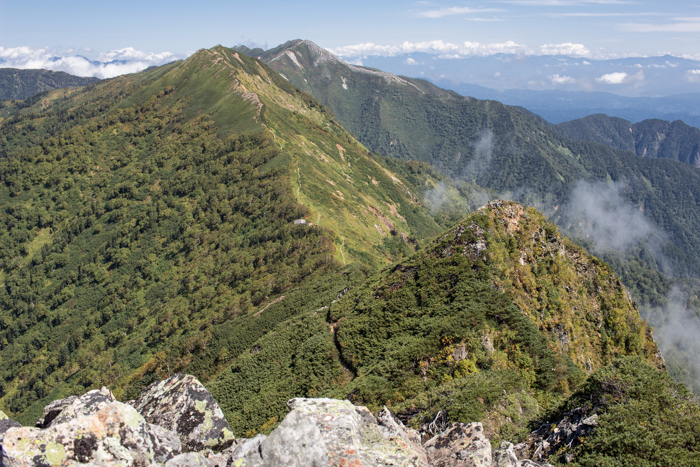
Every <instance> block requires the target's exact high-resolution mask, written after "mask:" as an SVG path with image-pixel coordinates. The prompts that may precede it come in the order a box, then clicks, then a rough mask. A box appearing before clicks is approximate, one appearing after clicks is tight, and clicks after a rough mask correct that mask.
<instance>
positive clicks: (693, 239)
mask: <svg viewBox="0 0 700 467" xmlns="http://www.w3.org/2000/svg"><path fill="white" fill-rule="evenodd" d="M258 52H259V51H258ZM259 56H260V57H262V59H264V60H265V61H266V62H267V63H268V64H269V65H270V67H272V68H273V69H274V70H276V71H278V72H279V73H280V74H282V76H284V77H285V78H286V79H288V80H289V81H290V82H291V83H293V84H294V85H296V86H298V87H300V88H301V89H304V90H306V91H308V92H310V93H311V94H312V95H314V96H315V97H316V98H318V99H319V100H320V101H321V102H323V103H324V104H325V105H327V106H328V107H329V108H330V109H331V110H332V111H333V113H334V115H336V116H337V118H338V120H339V121H340V122H341V123H342V124H343V125H344V126H345V127H346V128H348V129H349V130H350V131H352V132H353V133H354V134H355V135H356V136H357V138H358V139H359V140H360V141H361V142H362V143H363V144H364V145H365V146H367V147H368V148H369V149H371V150H373V151H376V152H378V153H380V154H382V155H387V156H390V157H393V158H398V159H403V160H421V161H424V162H428V163H430V164H432V165H433V166H434V167H436V168H437V169H438V170H439V171H440V172H442V173H444V174H447V175H449V176H451V177H454V178H456V179H460V180H467V181H469V182H471V183H473V184H476V185H478V186H481V187H484V188H488V189H490V190H492V191H494V192H496V193H500V194H501V197H514V198H516V199H520V200H524V201H527V202H529V203H531V204H534V205H536V206H538V207H540V208H541V209H543V210H544V211H545V212H546V213H547V214H548V215H550V216H551V217H552V218H553V219H555V220H556V221H557V222H558V223H559V224H560V225H561V226H567V225H569V220H568V219H567V218H566V216H564V215H563V213H562V212H561V211H559V208H560V207H562V206H565V205H567V203H568V202H569V201H571V195H572V192H573V191H574V188H575V187H576V186H577V184H578V183H579V182H580V181H581V180H587V181H589V182H596V181H597V182H602V183H604V184H609V183H611V182H613V183H615V182H617V183H620V184H624V185H625V186H626V188H627V189H626V190H624V193H623V195H624V198H623V199H624V200H625V201H626V202H628V203H629V204H631V205H632V206H633V207H634V208H635V209H643V211H644V214H645V216H646V217H647V218H649V219H650V220H651V221H652V222H653V223H654V224H655V225H656V226H657V227H659V229H660V230H662V231H664V232H665V233H666V234H667V235H668V239H669V240H670V241H669V242H668V243H667V244H666V246H665V247H664V248H665V249H664V254H665V257H666V260H667V262H668V264H669V265H670V266H671V267H672V269H673V271H674V274H676V275H680V276H682V275H696V274H697V273H698V272H699V271H698V267H697V265H698V264H700V237H699V236H698V235H700V234H698V232H700V228H698V227H700V214H699V213H700V210H698V209H697V208H698V202H699V200H700V172H698V171H697V170H696V169H691V170H688V168H687V166H685V165H679V164H678V163H677V162H675V161H669V160H665V159H663V160H659V159H642V158H639V157H638V156H636V155H635V154H634V153H631V152H628V151H620V150H613V149H612V148H610V147H607V146H604V145H601V144H594V143H589V142H581V141H574V140H571V139H568V138H566V137H563V136H561V135H560V134H558V133H557V132H555V131H553V130H552V129H550V128H549V125H547V124H545V123H544V122H541V121H539V120H538V119H537V118H534V117H532V116H529V115H527V114H525V113H523V112H521V111H519V110H517V109H515V108H512V107H508V106H505V105H502V104H500V103H498V102H494V101H479V100H476V99H473V98H469V97H463V96H460V95H458V94H456V93H454V92H451V91H445V90H443V89H440V88H437V87H436V86H433V85H432V84H430V83H428V82H426V81H423V80H416V79H411V78H406V77H399V76H396V75H392V74H389V73H384V72H380V71H377V70H373V69H369V68H363V67H357V66H354V65H350V64H347V63H345V62H343V61H342V60H340V59H338V58H337V57H334V56H333V55H332V54H330V53H328V52H327V51H324V50H322V49H320V48H319V47H318V46H316V45H315V44H313V43H311V42H309V41H291V42H288V43H286V44H283V45H282V46H280V47H277V48H275V49H272V50H270V51H267V52H265V53H264V54H260V55H259ZM582 222H585V221H582Z"/></svg>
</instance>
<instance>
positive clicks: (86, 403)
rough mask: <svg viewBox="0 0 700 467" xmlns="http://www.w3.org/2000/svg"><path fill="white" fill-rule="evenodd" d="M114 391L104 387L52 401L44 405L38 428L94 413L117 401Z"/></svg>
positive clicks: (37, 424)
mask: <svg viewBox="0 0 700 467" xmlns="http://www.w3.org/2000/svg"><path fill="white" fill-rule="evenodd" d="M115 401H116V399H115V398H114V395H112V392H111V391H110V390H109V389H107V388H105V387H103V388H102V389H95V390H92V391H88V392H87V393H85V394H83V395H82V396H80V397H78V396H70V397H67V398H65V399H59V400H56V401H53V402H51V403H50V404H49V405H47V406H46V407H44V415H43V417H41V418H40V419H39V421H38V422H36V425H35V426H36V427H37V428H47V427H49V426H52V425H56V424H59V423H66V422H68V421H70V420H75V419H76V418H78V417H83V416H86V415H92V414H94V413H97V412H98V411H100V410H101V409H103V408H104V407H106V406H108V405H110V404H111V403H112V402H115Z"/></svg>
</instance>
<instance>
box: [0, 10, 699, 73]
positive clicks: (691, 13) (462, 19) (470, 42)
mask: <svg viewBox="0 0 700 467" xmlns="http://www.w3.org/2000/svg"><path fill="white" fill-rule="evenodd" d="M293 38H303V39H310V40H312V41H314V42H316V43H317V44H319V45H320V46H322V47H324V48H327V49H331V50H332V51H334V52H336V53H338V54H340V55H342V56H344V57H347V58H348V59H350V58H352V56H353V55H355V56H362V55H368V54H369V55H371V54H380V55H381V54H384V55H391V54H397V53H401V52H406V51H414V52H418V51H427V52H431V53H436V54H437V53H440V54H443V55H445V54H460V53H461V54H477V55H488V54H490V53H494V52H501V51H503V52H515V53H521V54H553V53H566V54H569V55H574V56H585V57H590V58H610V57H625V56H630V55H658V54H672V55H676V56H685V57H689V58H690V57H692V58H700V45H699V44H700V3H695V2H693V3H688V2H687V1H680V0H670V1H665V2H663V4H662V3H661V2H651V1H633V0H502V1H481V2H472V1H399V0H389V1H376V0H373V1H368V0H355V1H352V2H338V1H328V0H326V1H301V2H300V1H276V0H258V1H250V0H247V1H245V2H241V1H227V2H223V1H206V0H205V1H200V2H192V1H181V0H171V1H167V2H166V1H162V0H155V1H147V0H140V1H135V0H120V1H113V0H102V1H94V0H93V1H84V0H62V1H60V2H59V1H54V0H43V1H38V0H22V1H18V0H0V61H2V60H4V63H2V64H0V65H4V66H22V67H28V65H27V66H24V65H22V63H24V64H25V65H26V64H32V66H35V67H36V66H41V64H42V63H48V62H47V60H54V62H55V60H56V58H55V57H70V56H72V55H85V56H87V57H89V58H90V59H92V60H100V61H110V60H114V59H121V60H123V61H125V62H126V61H134V63H136V62H138V65H135V66H137V67H138V66H144V65H148V64H158V63H162V62H165V61H169V60H172V59H174V58H182V57H184V56H186V55H187V54H189V53H191V52H193V51H195V50H197V49H199V48H203V47H211V46H214V45H216V44H223V45H228V46H232V45H236V44H240V43H246V44H248V45H258V46H263V47H273V46H276V45H278V44H280V43H282V42H284V41H286V40H289V39H293ZM110 51H111V53H110ZM115 51H116V52H115ZM22 60H24V62H22ZM66 60H67V61H66V62H65V63H66V64H65V66H64V65H60V66H64V68H66V69H71V70H73V68H71V67H78V69H80V70H83V68H84V70H83V71H82V72H80V71H78V72H80V73H82V74H90V73H92V74H95V72H94V71H90V70H89V69H88V68H89V66H90V65H89V64H85V63H82V64H80V63H77V62H75V60H74V62H70V60H68V58H66ZM69 62H70V63H69ZM61 63H63V62H61ZM46 66H47V67H48V66H53V67H54V68H57V67H58V65H55V64H54V65H50V64H47V65H46ZM80 67H83V68H80ZM127 71H128V70H127ZM114 72H115V71H114V70H113V71H112V74H113V73H114ZM97 75H98V76H100V75H99V74H97ZM108 75H109V73H108V72H104V73H103V76H108Z"/></svg>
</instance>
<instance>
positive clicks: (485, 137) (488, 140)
mask: <svg viewBox="0 0 700 467" xmlns="http://www.w3.org/2000/svg"><path fill="white" fill-rule="evenodd" d="M471 146H472V149H473V151H474V154H473V156H472V158H471V159H470V160H469V162H468V163H467V164H466V166H465V168H464V170H463V174H464V176H466V177H467V178H469V179H472V180H473V179H475V178H476V177H478V176H479V175H482V174H483V173H484V172H486V171H487V170H488V169H489V168H490V167H491V160H492V159H493V132H492V131H491V130H483V131H481V133H480V134H479V138H478V139H477V140H476V141H475V142H473V143H472V144H471Z"/></svg>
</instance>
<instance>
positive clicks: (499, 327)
mask: <svg viewBox="0 0 700 467" xmlns="http://www.w3.org/2000/svg"><path fill="white" fill-rule="evenodd" d="M339 292H340V293H339V295H338V296H334V295H330V296H329V297H328V298H327V299H326V301H325V304H324V305H323V306H320V307H319V305H320V304H322V303H323V302H321V303H318V304H314V305H313V306H306V307H305V311H304V312H303V313H301V314H299V315H298V316H297V317H295V318H292V319H291V320H289V321H288V322H286V323H285V324H284V325H281V326H278V327H277V328H275V329H274V330H273V331H272V332H270V333H269V334H268V335H266V336H264V337H263V338H261V339H260V340H258V341H257V342H255V343H254V344H252V345H251V351H249V352H243V353H241V354H240V356H239V357H237V358H235V359H233V360H232V362H231V366H230V370H229V371H223V372H221V373H220V375H219V376H218V377H217V378H216V380H214V381H212V382H210V383H209V388H210V390H211V391H212V393H213V394H214V397H215V398H216V399H217V400H218V401H219V403H220V404H221V406H222V408H223V410H224V413H225V414H226V416H227V419H228V420H229V423H231V426H232V429H233V430H234V432H241V433H247V435H248V436H251V435H252V434H254V433H255V432H256V431H263V432H264V431H266V430H268V428H269V427H272V426H274V424H275V423H276V422H277V421H279V420H280V419H281V417H283V416H284V413H285V410H286V407H285V401H286V400H288V399H289V398H291V397H294V396H295V395H299V394H305V395H306V396H308V397H321V396H331V397H338V398H349V399H350V400H351V401H353V402H355V403H359V404H363V405H367V406H368V407H369V408H370V409H371V410H379V409H380V408H381V407H382V406H383V405H387V406H388V407H389V408H390V409H392V410H393V411H395V412H396V413H398V414H399V416H400V417H402V418H403V419H404V421H408V422H410V423H411V424H412V425H413V426H415V427H420V426H421V425H423V424H426V423H430V422H431V421H432V420H434V419H435V417H436V416H437V415H438V412H440V411H446V413H449V419H450V421H451V422H468V421H475V420H478V421H482V422H483V423H484V424H485V426H486V427H487V429H488V431H489V432H490V433H501V431H502V430H504V431H503V433H505V432H509V433H510V434H511V435H513V433H514V432H515V431H518V430H519V429H521V428H522V429H524V430H527V428H526V427H527V424H528V423H529V422H530V421H532V420H534V419H535V418H537V417H538V416H541V415H542V413H543V412H542V411H543V410H544V409H545V408H546V407H548V406H550V405H551V404H552V403H553V402H554V401H556V400H558V398H560V397H564V396H566V395H567V394H569V393H570V391H571V390H572V389H573V388H575V387H576V386H578V385H579V384H580V382H581V381H583V380H584V379H585V377H586V374H588V373H590V372H592V371H594V370H596V369H598V368H601V367H602V366H604V365H605V364H607V363H609V362H611V361H612V360H613V359H614V358H616V357H619V356H624V355H638V356H640V357H641V358H642V359H644V360H646V361H647V362H650V363H651V364H652V365H654V366H657V367H663V360H662V358H661V356H660V354H659V352H658V349H657V348H656V344H655V343H654V342H653V339H652V337H651V330H650V328H649V327H648V326H647V324H646V323H645V322H644V321H643V320H642V319H641V318H640V317H639V312H638V310H637V308H636V306H635V305H634V303H633V302H632V301H631V299H630V298H629V295H628V294H627V292H626V291H625V289H624V287H623V286H622V284H621V283H620V281H619V280H617V279H616V278H615V276H614V275H613V273H612V271H611V270H610V268H609V267H608V266H606V265H605V264H604V263H601V262H599V261H598V260H596V259H595V258H593V257H591V256H590V255H588V254H587V253H586V252H585V251H584V250H582V249H581V248H579V247H577V246H575V245H573V244H572V243H571V242H569V241H568V240H566V239H564V238H563V237H561V236H560V234H559V233H558V232H557V229H556V227H555V226H554V224H552V223H551V222H549V221H546V220H545V218H544V217H543V216H542V215H541V214H539V213H538V212H536V211H535V210H534V209H532V208H525V207H524V206H522V205H520V204H518V203H512V202H492V203H489V204H488V205H487V206H486V207H484V208H483V209H481V210H479V211H477V212H476V213H475V214H473V215H471V216H469V217H468V218H467V219H466V220H464V221H463V222H461V223H460V224H459V225H457V226H455V227H454V228H452V229H450V230H449V231H447V232H445V233H444V234H443V235H441V236H440V237H438V239H436V240H435V241H433V242H432V243H430V244H429V245H427V246H426V247H425V248H424V249H422V250H421V251H420V252H418V253H416V254H415V255H413V256H412V257H410V258H408V259H406V260H403V261H401V262H399V263H397V264H395V265H393V266H391V267H389V268H386V269H385V270H384V271H382V272H381V273H380V274H378V275H376V276H374V277H371V278H369V280H367V281H364V282H363V283H359V284H356V285H355V286H354V287H351V288H350V290H349V291H347V290H339ZM271 309H272V307H271ZM272 311H273V312H276V310H272ZM273 362H274V363H273ZM504 394H507V395H508V396H507V397H506V396H504ZM509 430H510V431H509Z"/></svg>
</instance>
